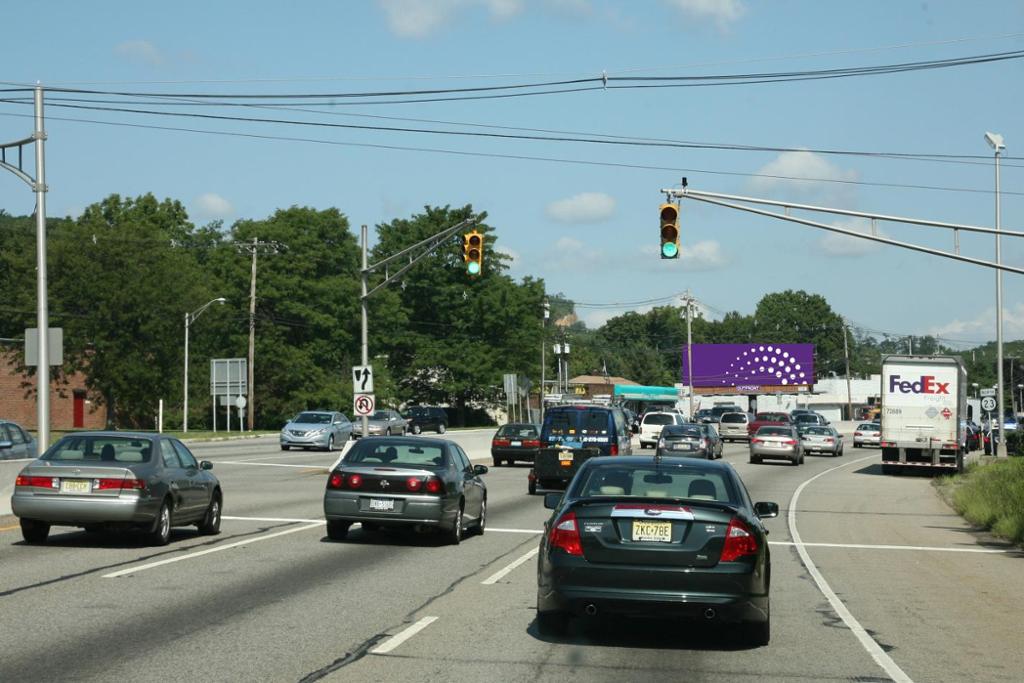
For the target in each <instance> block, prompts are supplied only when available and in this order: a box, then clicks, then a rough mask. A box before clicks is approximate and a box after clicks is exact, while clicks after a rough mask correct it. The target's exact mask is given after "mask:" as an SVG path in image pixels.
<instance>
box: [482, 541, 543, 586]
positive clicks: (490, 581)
mask: <svg viewBox="0 0 1024 683" xmlns="http://www.w3.org/2000/svg"><path fill="white" fill-rule="evenodd" d="M539 550H540V549H539V548H534V549H533V550H531V551H530V552H528V553H526V554H525V555H523V556H522V557H520V558H519V559H517V560H515V561H514V562H511V563H509V564H508V565H506V566H504V567H502V568H501V569H499V570H498V571H496V572H494V573H493V574H491V575H490V576H488V577H487V578H486V579H484V580H483V581H481V582H480V583H482V584H483V585H485V586H493V585H494V584H496V583H498V582H499V581H501V580H502V579H503V578H505V577H506V576H508V575H509V574H510V573H511V572H512V571H513V570H514V569H515V568H516V567H518V566H519V565H521V564H523V563H525V562H527V561H529V559H530V558H532V557H533V556H534V555H536V554H537V552H538V551H539Z"/></svg>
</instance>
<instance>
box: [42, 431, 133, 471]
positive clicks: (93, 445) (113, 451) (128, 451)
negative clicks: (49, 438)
mask: <svg viewBox="0 0 1024 683" xmlns="http://www.w3.org/2000/svg"><path fill="white" fill-rule="evenodd" d="M152 445H153V444H152V442H151V441H150V440H149V439H137V438H131V437H122V436H99V435H86V434H72V435H69V436H65V437H64V438H62V439H61V440H60V441H58V442H57V443H55V444H54V445H53V446H51V447H50V448H49V449H48V450H47V451H46V453H44V454H43V457H42V460H49V461H51V462H87V463H89V464H90V465H111V466H117V467H123V466H124V465H126V464H130V463H140V462H149V459H150V456H151V454H152V451H153V449H152Z"/></svg>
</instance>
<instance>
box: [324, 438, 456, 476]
mask: <svg viewBox="0 0 1024 683" xmlns="http://www.w3.org/2000/svg"><path fill="white" fill-rule="evenodd" d="M341 464H342V465H387V466H388V467H413V468H422V467H429V468H431V469H434V468H437V467H445V466H446V465H447V464H448V461H447V457H446V456H445V453H444V449H443V448H442V447H441V446H432V445H429V444H418V443H395V442H389V441H388V440H382V439H379V438H377V439H369V440H365V441H364V440H360V441H358V442H357V443H356V445H355V446H353V447H352V450H350V451H349V452H348V454H347V455H346V456H345V458H344V459H343V460H342V461H341Z"/></svg>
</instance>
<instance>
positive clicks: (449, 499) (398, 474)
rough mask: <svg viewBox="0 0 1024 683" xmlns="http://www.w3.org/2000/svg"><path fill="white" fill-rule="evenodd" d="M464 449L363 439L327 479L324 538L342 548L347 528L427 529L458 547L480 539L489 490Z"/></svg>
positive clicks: (433, 442)
mask: <svg viewBox="0 0 1024 683" xmlns="http://www.w3.org/2000/svg"><path fill="white" fill-rule="evenodd" d="M486 473H487V467H486V466H484V465H475V466H474V465H473V464H472V463H470V461H469V458H468V457H467V456H466V453H465V451H463V450H462V447H461V446H459V445H458V444H456V443H453V442H451V441H446V440H443V439H424V438H420V437H416V438H413V437H387V436H382V437H374V438H372V439H361V440H359V441H358V442H356V444H355V445H354V446H353V447H352V449H351V450H349V452H348V453H346V454H345V457H344V458H342V459H341V462H340V463H338V465H337V466H336V467H335V468H334V470H333V471H331V473H330V475H329V476H328V477H327V490H326V491H325V492H324V516H325V517H326V518H327V536H328V537H329V538H330V539H331V540H334V541H341V540H344V539H345V537H346V536H347V535H348V530H349V527H350V526H352V524H353V523H355V522H359V523H361V524H362V527H363V530H364V531H373V530H375V529H379V528H388V527H392V528H405V529H417V530H420V529H432V530H437V531H440V532H441V533H443V534H444V535H445V537H446V539H447V540H448V542H449V543H452V544H457V543H459V542H460V541H461V540H462V536H463V533H464V532H465V531H466V530H474V531H476V532H477V533H479V534H482V533H484V528H485V527H486V524H487V486H486V485H485V484H484V481H483V479H481V477H480V475H483V474H486Z"/></svg>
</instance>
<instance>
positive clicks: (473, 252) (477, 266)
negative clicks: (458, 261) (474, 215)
mask: <svg viewBox="0 0 1024 683" xmlns="http://www.w3.org/2000/svg"><path fill="white" fill-rule="evenodd" d="M462 260H463V261H465V262H466V272H467V273H469V274H470V276H472V277H476V276H477V275H479V274H480V273H481V272H482V271H483V268H484V236H483V235H482V234H480V233H479V232H477V231H476V230H474V231H472V232H467V233H466V234H465V235H463V236H462Z"/></svg>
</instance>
